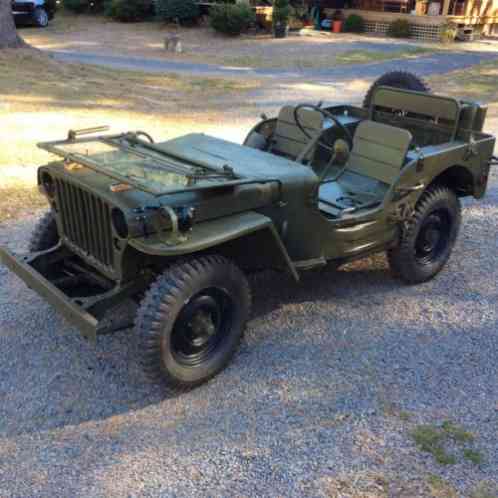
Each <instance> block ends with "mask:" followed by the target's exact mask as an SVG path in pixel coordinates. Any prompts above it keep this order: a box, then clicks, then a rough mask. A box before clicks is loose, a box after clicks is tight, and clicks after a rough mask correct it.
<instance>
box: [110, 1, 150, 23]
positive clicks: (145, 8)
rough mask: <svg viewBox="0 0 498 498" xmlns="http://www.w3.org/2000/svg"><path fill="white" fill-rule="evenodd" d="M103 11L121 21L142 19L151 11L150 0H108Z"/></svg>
mask: <svg viewBox="0 0 498 498" xmlns="http://www.w3.org/2000/svg"><path fill="white" fill-rule="evenodd" d="M105 13H106V15H108V16H111V17H113V18H114V19H117V20H118V21H121V22H136V21H143V20H145V19H146V18H147V17H149V16H150V15H151V13H152V1H151V0H110V1H108V2H106V4H105Z"/></svg>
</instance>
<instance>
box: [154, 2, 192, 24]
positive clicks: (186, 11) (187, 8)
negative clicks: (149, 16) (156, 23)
mask: <svg viewBox="0 0 498 498" xmlns="http://www.w3.org/2000/svg"><path fill="white" fill-rule="evenodd" d="M156 13H157V16H158V17H159V18H160V19H162V20H164V21H178V22H185V21H192V20H194V19H197V18H198V17H199V16H200V14H201V12H200V10H199V6H198V5H197V3H196V2H195V1H194V0H157V1H156Z"/></svg>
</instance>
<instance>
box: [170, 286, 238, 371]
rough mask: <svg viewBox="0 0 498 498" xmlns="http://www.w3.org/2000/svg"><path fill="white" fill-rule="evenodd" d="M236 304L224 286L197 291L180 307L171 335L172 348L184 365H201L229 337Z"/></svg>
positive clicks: (178, 360)
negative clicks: (222, 287)
mask: <svg viewBox="0 0 498 498" xmlns="http://www.w3.org/2000/svg"><path fill="white" fill-rule="evenodd" d="M233 312H234V304H233V301H232V299H231V297H230V296H229V295H228V293H227V292H226V291H225V290H224V289H220V288H217V287H211V288H208V289H205V290H203V291H201V292H199V293H198V294H196V295H195V296H194V297H192V299H190V300H189V301H188V302H187V303H186V304H185V305H184V306H183V308H182V309H181V311H180V313H179V315H178V317H177V319H176V321H175V324H174V326H173V331H172V334H171V351H172V354H173V356H174V358H175V359H176V361H177V362H178V363H180V364H182V365H185V366H198V365H200V364H201V363H204V362H205V361H207V360H208V359H209V358H211V357H212V355H213V354H214V353H215V352H216V350H217V349H218V348H219V347H220V346H221V345H222V343H223V342H224V341H225V340H226V338H227V337H228V335H229V334H228V333H229V331H230V328H231V326H232V318H233Z"/></svg>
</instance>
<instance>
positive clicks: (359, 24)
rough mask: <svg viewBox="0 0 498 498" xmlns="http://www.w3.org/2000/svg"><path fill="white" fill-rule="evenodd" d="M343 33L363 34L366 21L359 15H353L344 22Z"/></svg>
mask: <svg viewBox="0 0 498 498" xmlns="http://www.w3.org/2000/svg"><path fill="white" fill-rule="evenodd" d="M342 29H343V31H346V32H348V33H363V32H364V31H365V21H364V20H363V17H361V16H359V15H357V14H351V15H350V16H348V17H347V18H346V20H345V21H344V26H343V28H342Z"/></svg>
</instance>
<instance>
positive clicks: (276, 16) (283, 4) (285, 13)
mask: <svg viewBox="0 0 498 498" xmlns="http://www.w3.org/2000/svg"><path fill="white" fill-rule="evenodd" d="M290 14H291V8H290V5H289V0H273V14H272V21H273V27H275V25H277V24H288V22H289V17H290Z"/></svg>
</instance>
